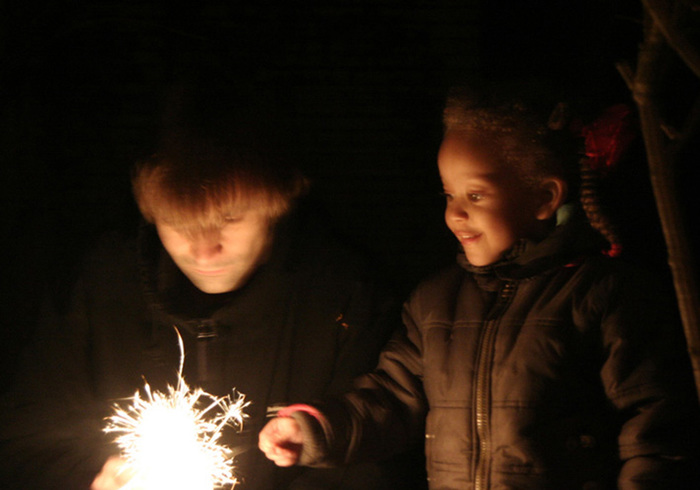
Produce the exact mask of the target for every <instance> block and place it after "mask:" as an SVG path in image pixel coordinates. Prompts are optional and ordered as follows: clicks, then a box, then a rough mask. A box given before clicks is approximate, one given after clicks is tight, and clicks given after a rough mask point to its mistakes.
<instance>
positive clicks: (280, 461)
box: [258, 417, 304, 466]
mask: <svg viewBox="0 0 700 490" xmlns="http://www.w3.org/2000/svg"><path fill="white" fill-rule="evenodd" d="M303 436H304V435H303V433H302V431H301V428H300V427H299V424H298V423H297V422H296V421H295V420H294V419H292V418H289V417H276V418H274V419H272V420H271V421H270V422H268V423H267V425H266V426H265V427H263V429H262V430H261V431H260V434H259V436H258V447H259V448H260V450H261V451H262V452H263V453H265V456H267V458H268V459H270V460H272V461H273V462H274V463H275V464H276V465H277V466H292V465H294V464H296V463H297V462H298V461H299V456H300V455H301V449H302V444H303V439H304V437H303Z"/></svg>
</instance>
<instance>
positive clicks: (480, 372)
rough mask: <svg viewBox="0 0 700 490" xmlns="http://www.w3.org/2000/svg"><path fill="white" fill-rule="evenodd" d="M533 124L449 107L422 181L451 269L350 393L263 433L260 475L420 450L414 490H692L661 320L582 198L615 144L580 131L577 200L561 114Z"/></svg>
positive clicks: (574, 159)
mask: <svg viewBox="0 0 700 490" xmlns="http://www.w3.org/2000/svg"><path fill="white" fill-rule="evenodd" d="M559 109H561V106H560V107H559ZM534 114H535V112H534V111H531V110H529V109H527V108H526V107H525V106H524V105H523V104H521V103H514V104H506V103H496V102H493V101H489V102H486V103H483V102H480V101H477V100H475V99H473V98H470V97H468V96H467V95H465V94H457V95H456V96H454V97H452V98H451V99H450V100H449V101H448V104H447V108H446V110H445V114H444V124H445V133H444V139H443V141H442V145H441V147H440V151H439V154H438V168H439V172H440V177H441V179H442V182H443V185H444V192H445V196H446V209H445V221H446V223H447V226H448V227H449V228H450V230H451V231H452V232H453V233H454V235H455V237H456V238H457V239H458V240H459V243H460V244H461V247H462V250H463V253H462V254H460V255H459V256H458V264H455V265H454V266H453V267H450V268H448V269H446V270H444V271H442V272H440V273H438V274H437V275H435V276H433V277H431V278H430V279H428V280H426V281H425V282H423V283H422V284H421V285H419V286H418V288H417V289H416V290H415V291H414V292H413V293H412V295H411V296H410V298H409V299H408V301H407V302H406V303H405V305H404V311H403V320H404V325H405V329H403V331H401V332H399V333H397V334H396V335H395V336H394V338H393V339H392V340H391V341H390V342H389V343H388V345H387V346H386V347H385V349H384V351H383V353H382V356H381V359H380V362H379V365H378V366H377V368H376V370H375V371H374V372H372V373H370V374H367V375H366V376H363V377H361V378H359V379H357V380H356V382H355V389H354V391H352V392H350V393H347V394H346V395H345V396H343V397H341V398H336V399H330V400H324V401H323V402H318V403H315V404H314V406H313V407H312V406H307V405H296V406H290V407H287V408H286V409H285V410H283V411H282V412H280V414H279V416H278V417H277V418H275V419H273V420H272V421H270V422H269V423H268V425H267V426H266V427H265V428H264V429H263V430H262V431H261V433H260V436H259V446H260V448H261V450H263V451H264V452H265V453H266V455H267V457H268V458H270V459H272V460H273V461H275V462H276V463H277V464H278V465H280V466H288V465H293V464H302V465H309V466H324V465H337V464H345V463H348V462H351V461H357V460H360V459H371V458H379V457H383V456H385V455H387V454H390V453H391V452H392V451H396V450H397V449H400V448H403V447H406V446H407V445H410V444H413V443H417V442H418V441H419V440H420V439H421V438H422V437H423V435H424V438H425V454H426V458H427V472H428V482H429V486H430V488H431V489H467V488H468V489H488V488H494V489H495V488H499V489H501V488H509V489H510V488H517V489H524V488H528V489H534V488H537V489H544V488H547V489H574V488H579V489H580V488H586V489H594V488H595V489H601V488H615V487H616V486H617V485H619V486H620V487H621V488H674V489H677V488H686V487H693V488H697V487H696V486H695V485H697V481H695V480H692V479H691V478H690V476H689V475H688V474H687V473H684V471H685V468H687V467H690V466H691V465H690V464H688V463H687V460H688V459H689V457H690V454H691V449H690V446H691V441H692V440H693V437H694V436H693V435H691V434H695V432H694V431H695V428H696V427H695V424H696V422H695V421H696V420H697V413H698V412H697V400H696V398H695V393H694V390H693V389H692V384H691V381H690V378H689V376H688V374H689V369H686V368H687V362H686V352H685V350H684V347H683V342H682V337H681V336H679V335H677V334H678V333H679V329H678V328H677V327H678V324H677V319H676V316H675V314H674V309H673V308H672V303H669V304H665V303H664V302H663V301H662V300H661V297H662V295H661V294H659V289H660V288H659V287H658V284H654V283H650V282H649V281H648V280H647V279H646V278H645V276H643V275H642V274H640V273H639V272H638V271H634V270H632V268H631V267H629V266H628V265H626V264H624V263H623V262H622V261H621V260H620V259H615V258H611V257H610V256H611V255H617V254H618V253H619V251H620V245H619V243H618V242H617V239H616V236H615V233H614V230H613V229H612V228H611V227H610V226H608V224H607V222H606V220H605V219H604V218H603V217H602V215H601V213H600V208H599V206H598V204H597V202H598V201H597V197H596V196H595V194H594V192H593V191H594V189H593V188H592V187H591V184H592V183H593V182H594V178H593V177H595V176H596V175H597V174H594V173H593V172H594V167H595V164H597V163H599V162H605V161H606V159H609V158H608V157H610V158H612V159H614V158H616V157H617V156H619V151H620V149H621V145H623V144H624V143H625V140H627V139H628V136H627V133H625V132H624V131H621V130H622V129H624V126H619V125H618V126H614V127H613V130H612V131H611V132H610V134H612V135H613V137H612V138H611V139H605V138H602V139H601V138H598V136H599V135H597V134H596V131H598V130H600V129H601V127H600V126H591V127H589V128H587V132H586V133H584V134H586V135H587V141H588V143H589V144H588V145H587V146H588V147H587V156H586V157H583V158H582V161H581V163H582V164H583V165H582V167H583V169H584V172H582V174H583V179H582V182H581V179H578V178H577V174H578V173H579V172H578V166H579V165H578V164H579V156H578V155H577V151H576V144H577V140H576V139H575V138H572V137H568V136H567V133H568V134H571V133H570V131H569V130H568V127H567V128H564V125H563V124H562V118H561V117H559V116H561V115H562V113H561V111H559V110H557V111H555V112H554V113H553V116H557V117H550V120H549V121H548V122H544V123H539V122H538V121H537V120H536V118H535V115H534ZM622 115H624V114H622ZM618 119H619V120H620V121H624V119H620V118H618ZM614 120H615V118H613V121H614ZM566 126H569V125H566ZM609 126H610V125H603V126H602V129H603V130H605V129H606V127H609ZM604 136H605V135H604ZM601 141H602V142H603V143H604V144H601ZM579 189H580V192H579ZM578 194H580V195H581V200H582V202H583V205H577V204H575V201H576V199H575V197H576V196H577V195H578ZM583 210H585V211H586V212H585V213H584V212H583ZM587 217H589V220H590V221H591V223H588V222H587V220H586V218H587ZM589 224H595V226H596V227H597V228H598V229H599V231H600V233H598V232H596V231H595V230H594V229H593V228H592V227H591V226H589ZM601 235H602V236H606V237H608V238H609V239H610V240H611V241H612V244H611V245H610V244H608V245H607V246H606V247H603V246H602V245H603V243H604V241H603V240H602V238H601ZM601 250H602V251H603V252H604V253H601Z"/></svg>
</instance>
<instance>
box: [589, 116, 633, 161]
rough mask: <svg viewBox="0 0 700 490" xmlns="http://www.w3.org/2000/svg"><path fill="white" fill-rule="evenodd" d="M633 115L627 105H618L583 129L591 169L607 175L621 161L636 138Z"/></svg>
mask: <svg viewBox="0 0 700 490" xmlns="http://www.w3.org/2000/svg"><path fill="white" fill-rule="evenodd" d="M631 114H632V111H631V110H630V109H629V107H627V106H626V105H625V104H616V105H614V106H612V107H610V108H608V109H607V110H606V111H605V112H604V113H603V114H602V115H601V116H600V117H599V118H598V119H597V120H595V121H594V122H593V123H591V124H589V125H588V126H584V127H583V128H582V129H581V136H582V137H583V138H584V145H585V155H586V157H587V158H588V165H589V166H590V167H591V169H593V170H596V171H598V172H601V173H602V174H605V173H607V171H608V170H610V169H611V168H613V167H614V166H615V165H616V164H617V162H618V161H619V160H620V157H621V156H622V154H623V153H624V152H625V150H626V149H627V148H628V147H629V145H630V143H631V142H632V140H633V139H634V136H635V132H634V130H633V128H632V123H631V121H630V119H631Z"/></svg>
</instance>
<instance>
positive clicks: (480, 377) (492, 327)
mask: <svg viewBox="0 0 700 490" xmlns="http://www.w3.org/2000/svg"><path fill="white" fill-rule="evenodd" d="M514 293H515V283H513V282H506V283H505V284H504V285H503V287H502V288H501V291H500V293H499V295H498V300H497V301H496V304H495V305H494V306H493V308H492V309H491V312H490V313H489V315H488V317H487V321H486V324H485V327H484V331H483V332H482V334H481V338H480V339H479V350H478V355H477V366H476V383H475V392H476V393H475V413H474V424H475V427H476V436H477V440H478V444H477V447H476V451H477V454H476V468H475V475H474V490H486V489H487V488H488V486H489V472H490V461H491V457H490V454H491V433H490V426H491V421H490V417H489V416H490V407H491V375H492V372H491V365H492V362H493V351H494V344H495V339H496V332H497V331H498V325H499V323H500V316H501V314H502V313H503V311H505V309H506V307H507V306H508V305H509V304H510V300H511V299H512V298H513V295H514Z"/></svg>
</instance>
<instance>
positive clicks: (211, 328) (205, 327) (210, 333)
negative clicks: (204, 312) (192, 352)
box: [196, 321, 217, 385]
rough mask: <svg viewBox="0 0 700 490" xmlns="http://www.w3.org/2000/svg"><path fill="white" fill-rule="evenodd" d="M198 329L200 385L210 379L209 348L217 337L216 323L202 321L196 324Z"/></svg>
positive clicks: (198, 372)
mask: <svg viewBox="0 0 700 490" xmlns="http://www.w3.org/2000/svg"><path fill="white" fill-rule="evenodd" d="M196 331H197V377H198V383H199V384H200V385H206V383H207V382H208V381H209V359H208V355H207V353H208V349H209V343H210V341H211V340H212V339H214V338H216V337H217V332H216V325H215V324H214V323H213V322H206V321H205V322H202V323H200V324H198V325H197V326H196Z"/></svg>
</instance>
